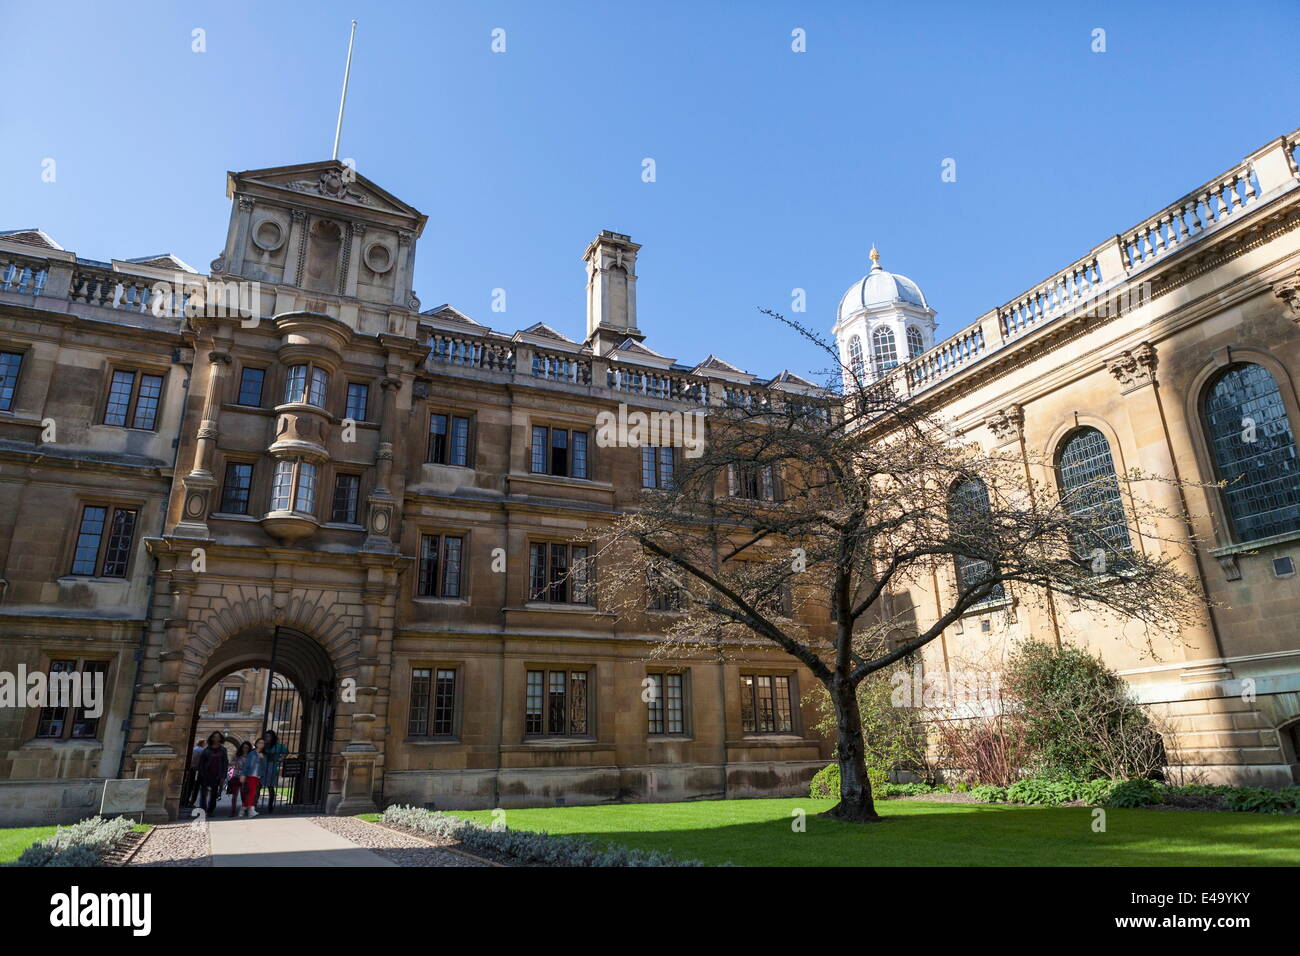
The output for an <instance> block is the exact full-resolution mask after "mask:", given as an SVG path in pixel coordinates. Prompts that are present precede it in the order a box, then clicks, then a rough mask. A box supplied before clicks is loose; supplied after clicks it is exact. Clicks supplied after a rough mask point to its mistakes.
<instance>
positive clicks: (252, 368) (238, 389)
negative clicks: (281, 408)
mask: <svg viewBox="0 0 1300 956" xmlns="http://www.w3.org/2000/svg"><path fill="white" fill-rule="evenodd" d="M268 371H269V369H268V368H267V367H266V366H264V365H242V366H240V369H239V381H237V382H236V383H235V401H234V402H233V404H235V405H238V406H240V407H241V408H264V407H265V406H264V405H263V404H262V403H263V402H264V401H265V400H266V378H267V374H266V373H267V372H268ZM249 372H257V373H259V374H260V375H261V376H262V377H261V379H260V380H259V381H258V383H257V402H256V403H255V404H251V405H250V404H249V403H248V402H245V401H244V376H245V375H247V374H248V373H249Z"/></svg>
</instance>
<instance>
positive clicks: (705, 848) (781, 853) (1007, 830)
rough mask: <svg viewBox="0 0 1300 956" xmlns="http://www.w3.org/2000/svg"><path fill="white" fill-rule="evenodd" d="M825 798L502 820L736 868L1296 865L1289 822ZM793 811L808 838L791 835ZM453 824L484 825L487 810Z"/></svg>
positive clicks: (1298, 824) (611, 807)
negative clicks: (847, 811)
mask: <svg viewBox="0 0 1300 956" xmlns="http://www.w3.org/2000/svg"><path fill="white" fill-rule="evenodd" d="M832 802H833V801H830V800H811V799H808V798H794V799H782V800H711V801H699V802H694V803H645V804H607V805H602V806H592V807H547V808H544V809H534V810H509V811H507V813H506V823H507V825H508V826H510V827H511V828H513V829H525V830H544V831H547V832H550V833H566V834H581V835H583V836H587V837H591V838H593V839H597V840H607V841H610V842H615V843H621V844H624V845H625V846H630V847H639V848H643V849H655V850H667V851H671V852H672V853H673V854H674V855H676V856H678V857H679V858H682V859H696V860H702V861H704V862H705V863H723V862H727V861H730V862H732V863H735V864H736V865H737V866H1279V865H1282V866H1297V865H1300V819H1297V818H1296V817H1293V816H1275V815H1268V814H1255V813H1200V812H1186V811H1175V810H1107V811H1106V832H1105V833H1094V832H1093V830H1092V825H1093V816H1092V814H1093V811H1092V809H1091V808H1088V807H1079V808H1068V807H1059V808H1058V807H1023V806H1005V805H984V804H963V803H937V802H935V803H927V802H921V801H910V800H908V801H904V800H891V801H881V802H880V803H878V804H877V810H878V812H879V813H880V814H881V816H882V817H884V818H885V822H883V823H877V824H872V825H869V826H858V825H852V824H847V823H840V822H838V821H834V820H825V819H821V818H819V817H817V816H816V814H817V813H820V812H821V811H823V810H826V809H827V808H829V807H830V806H831V805H832ZM796 809H801V810H804V811H805V812H806V813H807V818H806V823H807V830H806V832H804V833H795V832H793V831H792V829H791V822H792V821H793V817H792V816H791V812H792V811H793V810H796ZM455 815H456V816H460V817H463V818H465V819H468V820H474V821H476V822H478V823H484V824H487V823H490V822H491V814H490V811H487V810H478V811H456V812H455Z"/></svg>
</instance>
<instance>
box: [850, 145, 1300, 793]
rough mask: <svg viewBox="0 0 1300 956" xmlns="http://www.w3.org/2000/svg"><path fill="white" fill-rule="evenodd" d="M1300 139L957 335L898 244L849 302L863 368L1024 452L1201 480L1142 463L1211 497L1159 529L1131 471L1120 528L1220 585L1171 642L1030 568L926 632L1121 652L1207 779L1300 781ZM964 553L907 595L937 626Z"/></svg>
mask: <svg viewBox="0 0 1300 956" xmlns="http://www.w3.org/2000/svg"><path fill="white" fill-rule="evenodd" d="M1298 144H1300V131H1297V132H1296V133H1291V134H1288V135H1286V136H1283V137H1280V138H1279V139H1277V140H1275V141H1273V142H1271V143H1269V144H1268V145H1266V146H1264V147H1263V148H1262V149H1260V150H1258V151H1257V152H1255V153H1252V154H1251V155H1250V156H1247V157H1246V158H1245V159H1244V160H1242V162H1240V163H1239V164H1237V165H1236V166H1234V167H1233V168H1232V169H1229V170H1228V171H1226V172H1225V173H1223V174H1222V175H1219V176H1215V177H1214V178H1213V179H1211V180H1210V181H1209V182H1207V183H1205V184H1204V185H1203V186H1201V187H1199V188H1197V189H1194V190H1191V191H1190V192H1188V193H1186V194H1185V195H1184V196H1182V197H1181V198H1179V199H1177V200H1176V201H1174V202H1172V203H1170V204H1169V205H1167V206H1165V207H1164V208H1163V209H1161V210H1160V211H1159V212H1157V213H1155V215H1153V216H1150V217H1149V218H1147V219H1145V220H1144V221H1142V222H1141V223H1138V224H1137V225H1136V226H1133V227H1132V228H1129V229H1125V230H1124V231H1122V232H1120V233H1118V234H1116V235H1114V236H1111V237H1109V238H1107V239H1106V240H1105V241H1104V242H1102V243H1101V244H1099V245H1097V246H1096V247H1094V248H1093V249H1091V250H1089V251H1088V252H1087V253H1086V254H1085V255H1084V256H1083V257H1082V258H1080V259H1078V260H1077V261H1075V262H1073V263H1070V264H1069V265H1067V266H1066V267H1065V268H1063V269H1061V270H1059V271H1058V272H1056V273H1055V274H1054V275H1051V276H1049V277H1048V278H1046V279H1045V280H1043V281H1042V282H1039V283H1036V284H1035V285H1034V286H1032V287H1031V288H1029V289H1027V290H1026V291H1024V292H1023V293H1021V294H1019V295H1017V296H1015V297H1014V298H1012V299H1010V300H1009V301H1008V302H1006V303H1004V304H1002V305H999V306H998V307H997V308H994V309H991V310H990V311H989V312H987V313H986V314H984V315H982V316H980V317H979V318H978V319H977V320H976V321H974V322H972V323H970V324H968V325H966V326H964V327H962V328H959V329H957V330H956V331H955V332H953V333H952V334H950V335H948V336H947V337H946V338H944V339H943V340H942V341H940V342H939V343H938V344H936V345H933V346H931V344H930V343H931V339H930V335H931V330H932V329H933V316H934V312H932V311H931V310H930V307H929V304H928V303H927V302H926V299H925V297H924V295H922V293H921V291H920V289H919V288H918V286H917V285H916V283H914V282H912V281H911V280H910V279H907V278H905V277H903V276H895V275H892V274H890V273H888V272H885V271H884V270H883V269H882V268H881V266H880V264H879V261H876V262H875V263H874V265H873V267H872V269H871V272H870V273H869V274H868V275H867V276H866V277H865V278H864V279H863V280H861V281H859V282H857V283H855V284H854V285H853V286H852V287H850V289H849V290H848V292H847V293H846V294H845V295H844V298H843V300H842V302H841V305H840V309H839V313H838V316H837V318H836V325H835V333H836V337H837V342H838V345H839V348H840V351H841V355H842V357H843V362H844V364H845V366H846V367H849V368H853V367H857V368H860V369H861V370H862V373H863V377H864V378H866V379H867V380H868V381H873V380H878V379H881V378H885V377H889V378H891V379H892V381H894V382H895V383H897V386H898V388H899V391H900V393H901V394H904V395H907V396H910V397H911V399H912V400H914V401H916V402H918V403H922V404H924V405H926V406H928V407H932V408H934V409H936V410H937V411H938V412H939V413H940V414H941V415H942V416H943V417H945V418H946V419H948V420H949V421H950V422H951V427H952V428H953V430H954V431H955V432H956V433H958V434H959V435H961V436H962V438H963V439H964V440H967V441H973V442H977V443H979V444H980V445H982V446H983V447H984V448H986V449H988V450H994V449H999V450H1002V451H1010V452H1012V453H1015V454H1019V455H1020V456H1021V457H1023V459H1024V461H1025V467H1026V469H1027V471H1028V472H1029V473H1030V475H1031V477H1033V478H1034V479H1036V480H1037V481H1038V482H1039V483H1040V486H1041V487H1045V488H1056V489H1059V490H1060V491H1062V492H1064V491H1069V490H1070V489H1072V488H1074V487H1077V486H1079V485H1080V483H1081V482H1085V481H1088V480H1091V479H1095V478H1097V477H1098V476H1104V475H1108V474H1126V473H1128V472H1129V471H1130V470H1131V469H1135V468H1136V469H1140V470H1141V471H1142V472H1143V473H1145V474H1146V475H1150V476H1168V477H1171V478H1175V479H1179V480H1181V481H1182V482H1184V483H1186V485H1185V486H1184V487H1185V488H1186V490H1185V493H1183V494H1182V495H1181V496H1180V491H1179V487H1178V486H1177V485H1176V484H1172V483H1162V482H1159V481H1147V482H1143V483H1141V484H1140V485H1137V486H1135V487H1137V488H1139V489H1141V490H1142V493H1145V494H1150V495H1151V500H1152V501H1153V502H1154V503H1155V504H1156V505H1159V506H1162V507H1163V509H1164V510H1165V511H1166V512H1171V513H1175V514H1182V513H1186V514H1189V515H1191V521H1190V523H1188V522H1179V521H1170V520H1163V519H1162V520H1161V521H1160V523H1159V527H1154V528H1140V527H1137V526H1136V523H1135V521H1134V518H1133V508H1132V506H1131V503H1128V502H1125V501H1124V500H1122V499H1123V492H1122V491H1121V485H1120V483H1118V482H1116V483H1115V484H1114V486H1113V489H1112V493H1113V497H1114V499H1115V500H1114V502H1113V503H1112V504H1113V506H1114V507H1115V509H1116V513H1126V514H1127V520H1125V521H1123V522H1118V523H1117V527H1116V528H1115V538H1116V540H1115V548H1116V550H1123V549H1126V548H1142V549H1145V550H1146V551H1147V552H1148V553H1159V552H1160V551H1161V550H1163V549H1166V546H1165V545H1163V544H1162V543H1161V542H1166V541H1167V542H1171V545H1170V546H1168V547H1167V553H1169V554H1171V555H1173V556H1174V557H1175V559H1176V560H1177V561H1178V563H1179V570H1182V571H1184V572H1185V573H1186V574H1187V575H1189V576H1191V577H1192V578H1193V579H1195V580H1198V581H1199V582H1200V583H1201V585H1202V587H1203V590H1204V592H1205V594H1206V595H1207V596H1208V598H1209V600H1208V602H1207V606H1206V607H1205V608H1204V609H1203V611H1202V613H1201V614H1200V619H1199V621H1198V622H1197V623H1196V624H1195V625H1194V626H1191V627H1187V628H1184V629H1183V630H1182V632H1181V633H1179V634H1176V635H1162V636H1161V638H1160V639H1159V640H1158V641H1157V647H1156V655H1155V656H1154V657H1153V656H1151V655H1149V654H1144V653H1142V651H1141V650H1140V648H1141V646H1142V644H1141V641H1139V640H1136V639H1134V638H1136V637H1137V635H1134V634H1127V633H1125V627H1124V626H1123V623H1122V622H1116V621H1113V620H1111V621H1107V620H1101V619H1099V618H1096V617H1093V616H1090V615H1089V614H1088V613H1087V612H1085V611H1084V610H1083V609H1082V608H1080V607H1077V606H1075V605H1073V604H1071V602H1069V601H1068V600H1063V599H1059V598H1058V599H1056V600H1053V601H1051V602H1049V603H1048V604H1046V605H1045V606H1030V605H1028V602H1023V601H1022V597H1023V595H1017V593H1016V589H1015V587H1014V586H1010V585H1008V586H1006V587H1005V588H1004V589H1003V592H1002V594H1001V596H1000V597H999V598H998V599H997V600H991V601H989V602H987V603H985V604H984V605H982V606H977V607H975V608H972V609H971V610H970V611H969V612H968V613H967V614H966V615H965V616H964V618H962V619H961V620H960V622H959V623H958V624H957V625H955V626H953V627H950V628H948V629H947V631H945V633H944V634H943V636H942V637H941V638H940V639H939V640H937V641H935V642H934V643H933V644H931V645H930V646H929V647H927V648H926V649H925V654H924V658H925V660H924V667H925V668H926V669H927V670H928V671H931V672H933V673H939V674H942V673H944V672H945V671H948V672H951V671H953V670H955V669H958V668H963V667H967V668H971V669H974V670H979V669H993V670H996V668H997V666H998V664H999V662H1000V661H1001V659H1002V655H1003V654H1004V653H1005V651H1006V649H1007V647H1008V646H1009V645H1011V644H1012V643H1013V641H1014V639H1017V638H1024V637H1031V636H1032V637H1034V638H1037V639H1040V640H1048V641H1056V642H1060V643H1071V644H1075V645H1078V646H1082V647H1086V648H1088V649H1090V650H1092V651H1094V652H1099V653H1100V654H1101V655H1102V656H1103V658H1104V659H1105V660H1106V661H1107V662H1108V663H1109V664H1110V665H1111V666H1112V667H1114V668H1116V669H1117V670H1118V671H1119V672H1120V673H1121V674H1122V675H1123V676H1124V677H1125V678H1127V680H1128V681H1129V682H1130V684H1131V685H1132V686H1133V687H1134V689H1135V692H1136V694H1137V696H1138V698H1139V699H1140V700H1142V701H1143V702H1145V703H1147V704H1149V705H1151V707H1152V708H1153V709H1154V710H1155V711H1157V712H1159V713H1161V714H1162V715H1164V716H1165V717H1167V718H1168V720H1169V726H1170V728H1171V729H1172V730H1173V731H1174V733H1173V734H1172V736H1171V739H1170V740H1168V741H1167V745H1168V750H1169V752H1170V753H1171V755H1172V757H1173V760H1174V761H1175V763H1176V764H1178V765H1179V766H1181V767H1183V768H1184V771H1185V773H1186V776H1188V777H1189V778H1191V779H1199V780H1207V781H1212V782H1234V783H1247V784H1263V785H1273V786H1277V785H1290V784H1292V783H1300V756H1298V755H1300V746H1298V745H1300V578H1298V577H1297V576H1296V563H1297V561H1300V460H1298V459H1297V454H1296V432H1297V428H1300V404H1297V391H1296V381H1297V378H1298V377H1300V228H1298V227H1300V178H1298V177H1297V146H1298ZM873 259H878V257H877V256H876V254H875V253H874V251H873ZM1219 482H1225V484H1224V485H1223V486H1222V487H1218V486H1217V483H1219ZM1153 549H1154V550H1153ZM958 573H959V571H958V569H957V568H953V569H952V571H951V574H950V575H949V577H948V579H947V580H946V581H940V582H938V584H937V586H936V587H935V588H933V589H928V590H921V589H917V590H916V591H914V592H913V593H908V594H905V595H898V596H897V599H898V600H899V601H901V602H906V603H907V604H908V605H910V608H911V609H912V612H913V613H914V615H915V620H916V621H917V622H918V623H919V624H920V625H921V626H922V627H924V626H927V625H928V624H929V623H933V622H934V621H935V620H936V619H937V618H938V617H939V616H940V614H941V613H942V611H941V610H940V609H941V608H944V609H946V606H945V594H951V593H952V590H951V589H952V588H953V586H954V583H955V579H954V577H953V576H955V575H956V574H958ZM947 606H951V604H950V603H949V604H948V605H947Z"/></svg>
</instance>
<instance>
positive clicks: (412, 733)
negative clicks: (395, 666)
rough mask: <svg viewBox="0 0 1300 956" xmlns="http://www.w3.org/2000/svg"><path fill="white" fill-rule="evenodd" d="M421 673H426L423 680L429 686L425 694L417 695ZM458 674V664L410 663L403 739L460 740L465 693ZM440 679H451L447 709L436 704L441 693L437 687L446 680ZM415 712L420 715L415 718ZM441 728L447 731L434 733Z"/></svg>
mask: <svg viewBox="0 0 1300 956" xmlns="http://www.w3.org/2000/svg"><path fill="white" fill-rule="evenodd" d="M421 671H423V672H425V673H426V676H425V677H424V678H423V679H424V680H427V681H428V686H427V688H426V689H425V690H424V691H422V692H417V690H416V686H417V685H416V681H417V680H418V679H420V677H419V674H420V672H421ZM461 672H462V665H461V664H460V663H450V662H424V661H412V662H411V664H410V677H409V679H408V683H407V688H408V696H407V702H406V738H407V739H408V740H429V741H459V740H460V729H461V713H462V709H463V707H462V699H463V693H464V690H463V688H464V681H463V678H462V673H461ZM443 675H450V681H451V701H450V705H449V706H444V705H442V704H440V703H439V697H440V695H441V690H442V688H441V687H440V685H441V683H442V682H443V680H444V679H445V678H444V676H443ZM417 712H419V716H418V717H417ZM440 714H441V716H440ZM440 725H441V726H445V727H446V729H445V730H439V729H437V728H438V727H439V726H440Z"/></svg>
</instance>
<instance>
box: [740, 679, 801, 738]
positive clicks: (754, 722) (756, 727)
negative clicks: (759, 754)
mask: <svg viewBox="0 0 1300 956" xmlns="http://www.w3.org/2000/svg"><path fill="white" fill-rule="evenodd" d="M739 676H740V684H741V687H740V698H739V703H740V730H741V733H742V734H743V735H744V736H746V737H760V736H762V737H767V736H787V737H788V736H791V735H793V736H799V735H800V730H799V684H798V674H797V673H796V672H794V671H785V670H782V671H769V670H753V671H741V672H740V675H739ZM746 680H749V681H751V683H750V685H749V692H748V697H749V708H748V713H749V718H748V719H749V724H750V725H749V726H746V706H745V704H746V700H745V698H746V696H747V695H746V688H745V682H746ZM762 680H767V681H768V682H769V687H770V688H771V691H772V696H771V701H772V726H773V728H774V729H772V730H763V729H761V728H760V719H759V715H760V708H759V695H758V688H759V685H760V681H762ZM779 680H783V681H785V689H786V693H785V696H786V703H787V705H788V707H789V714H788V716H789V721H790V727H789V729H788V730H783V729H781V728H780V727H779V726H778V721H777V716H778V714H779V708H778V706H777V703H778V701H777V692H776V682H777V681H779Z"/></svg>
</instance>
